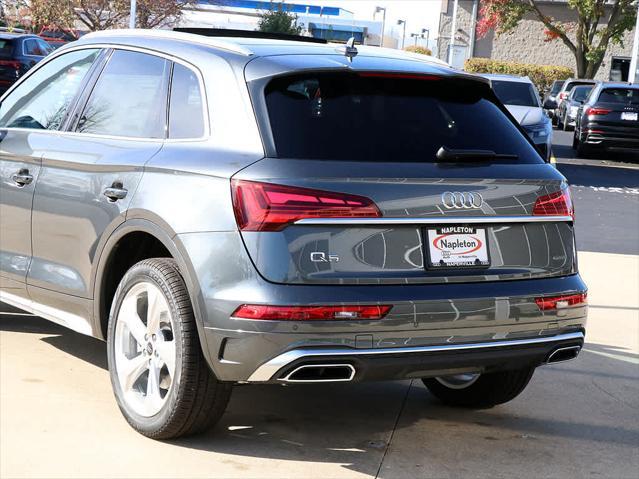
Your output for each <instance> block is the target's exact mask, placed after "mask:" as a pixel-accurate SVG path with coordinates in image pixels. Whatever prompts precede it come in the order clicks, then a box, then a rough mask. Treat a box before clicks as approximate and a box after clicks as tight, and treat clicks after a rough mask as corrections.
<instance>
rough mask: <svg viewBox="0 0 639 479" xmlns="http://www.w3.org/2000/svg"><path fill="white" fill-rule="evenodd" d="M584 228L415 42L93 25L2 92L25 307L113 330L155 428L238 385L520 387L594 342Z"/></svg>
mask: <svg viewBox="0 0 639 479" xmlns="http://www.w3.org/2000/svg"><path fill="white" fill-rule="evenodd" d="M573 220H574V217H573V207H572V204H571V200H570V192H569V189H568V186H567V184H566V180H565V178H564V177H563V176H562V175H561V174H560V173H559V172H558V171H557V170H556V169H555V168H553V167H552V166H551V165H548V164H546V163H545V162H544V160H543V159H542V158H541V157H540V156H539V153H538V152H537V151H536V150H535V147H534V145H533V144H532V143H531V141H530V140H529V139H528V138H527V136H526V134H525V132H524V131H523V130H522V129H521V127H520V126H519V125H518V124H517V122H516V121H515V119H514V118H513V117H512V116H511V115H510V114H509V113H508V110H506V108H505V107H504V106H503V105H502V104H501V103H500V102H499V100H498V99H497V98H496V97H495V95H494V93H493V92H492V90H491V89H490V85H489V83H488V81H487V80H485V79H482V78H479V77H475V76H471V75H467V74H465V73H462V72H458V71H455V70H452V69H449V68H447V67H445V66H441V65H439V64H437V63H434V62H429V61H428V60H427V59H426V60H423V59H420V58H417V57H415V56H411V55H409V54H404V53H401V52H397V51H392V50H385V49H380V48H374V47H364V46H361V47H360V46H352V45H346V46H344V45H341V46H340V45H333V44H325V43H309V42H303V41H282V40H272V39H255V38H210V37H205V36H202V35H195V34H191V33H183V32H180V33H178V32H166V31H137V30H136V31H110V32H103V33H93V34H90V35H86V36H84V37H83V38H82V39H80V40H78V41H76V42H74V43H72V44H70V45H68V46H65V47H63V48H60V49H59V50H58V51H56V52H55V53H54V54H53V55H51V56H50V57H48V58H47V59H46V60H44V61H43V62H42V63H41V64H39V65H38V66H37V67H36V68H34V69H33V70H32V71H31V72H30V73H29V74H28V75H26V76H25V77H23V78H22V79H21V80H20V82H18V83H17V84H16V85H14V86H13V87H12V89H11V90H9V91H8V92H7V93H6V94H5V95H4V96H3V97H2V99H1V105H0V300H1V301H3V302H5V303H9V304H10V305H13V306H16V307H18V308H22V309H24V310H26V311H29V312H32V313H34V314H37V315H40V316H42V317H44V318H47V319H50V320H52V321H55V322H57V323H60V324H63V325H65V326H68V327H69V328H71V329H74V330H76V331H79V332H81V333H84V334H87V335H90V336H94V337H97V338H101V339H105V340H106V341H107V342H108V364H109V370H110V374H111V381H112V385H113V390H114V393H115V397H116V400H117V402H118V405H119V407H120V409H121V410H122V413H123V414H124V416H125V417H126V419H127V421H128V422H129V423H130V424H131V425H132V426H133V427H134V428H135V429H137V430H138V431H140V432H141V433H142V434H145V435H147V436H150V437H153V438H170V437H177V436H180V435H184V434H189V433H195V432H198V431H201V430H203V429H204V428H206V427H208V426H210V425H211V424H213V423H215V421H216V420H217V419H219V417H220V416H221V414H222V413H223V411H224V408H225V406H226V403H227V401H228V399H229V395H230V392H231V386H232V385H233V384H234V383H276V384H287V383H322V382H336V381H362V380H371V379H404V378H420V379H423V381H424V383H425V384H426V386H427V387H428V389H429V390H430V391H431V392H432V394H434V395H435V396H436V397H438V398H439V399H440V400H442V401H444V402H445V403H448V404H452V405H458V406H466V407H489V406H493V405H496V404H499V403H503V402H505V401H508V400H510V399H513V398H514V397H515V396H517V395H518V394H519V393H520V392H521V391H522V390H523V389H524V387H525V386H526V385H527V383H528V381H529V380H530V378H531V376H532V374H533V371H534V369H535V368H536V367H537V366H540V365H543V364H546V363H552V362H555V361H562V360H567V359H572V358H574V357H575V356H576V355H577V354H578V352H579V349H580V348H581V346H582V344H583V340H584V332H585V330H584V327H585V322H586V312H587V306H586V286H585V285H584V283H583V281H582V280H581V278H580V277H579V275H578V273H577V254H576V249H575V240H574V234H573Z"/></svg>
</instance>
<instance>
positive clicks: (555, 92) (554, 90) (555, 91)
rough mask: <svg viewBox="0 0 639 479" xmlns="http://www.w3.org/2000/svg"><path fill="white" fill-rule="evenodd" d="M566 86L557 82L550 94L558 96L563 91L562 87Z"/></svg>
mask: <svg viewBox="0 0 639 479" xmlns="http://www.w3.org/2000/svg"><path fill="white" fill-rule="evenodd" d="M562 86H564V82H562V81H556V82H554V83H553V84H552V88H551V89H550V93H551V94H552V95H556V94H557V93H559V91H560V90H561V87H562Z"/></svg>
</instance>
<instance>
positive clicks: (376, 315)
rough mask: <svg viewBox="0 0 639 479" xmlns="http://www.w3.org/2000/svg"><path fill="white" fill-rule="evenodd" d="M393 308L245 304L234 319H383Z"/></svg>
mask: <svg viewBox="0 0 639 479" xmlns="http://www.w3.org/2000/svg"><path fill="white" fill-rule="evenodd" d="M390 309H391V306H388V305H384V306H379V305H370V306H265V305H259V304H257V305H256V304H243V305H242V306H240V307H239V308H237V309H236V310H235V311H234V312H233V314H232V315H231V316H232V317H234V318H242V319H256V320H277V321H332V320H341V319H346V320H348V319H352V320H359V319H382V318H383V317H384V316H386V315H387V314H388V312H389V311H390Z"/></svg>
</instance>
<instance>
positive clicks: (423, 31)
mask: <svg viewBox="0 0 639 479" xmlns="http://www.w3.org/2000/svg"><path fill="white" fill-rule="evenodd" d="M424 33H426V48H428V49H429V50H430V45H428V43H429V41H430V30H429V29H428V28H422V38H424Z"/></svg>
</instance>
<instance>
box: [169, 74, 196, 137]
mask: <svg viewBox="0 0 639 479" xmlns="http://www.w3.org/2000/svg"><path fill="white" fill-rule="evenodd" d="M203 135H204V118H203V116H202V92H201V91H200V83H199V81H198V78H197V76H196V74H195V73H194V72H193V71H191V70H190V69H189V68H186V67H185V66H182V65H180V64H178V63H176V64H175V66H174V67H173V78H172V80H171V101H170V104H169V138H201V137H202V136H203Z"/></svg>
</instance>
